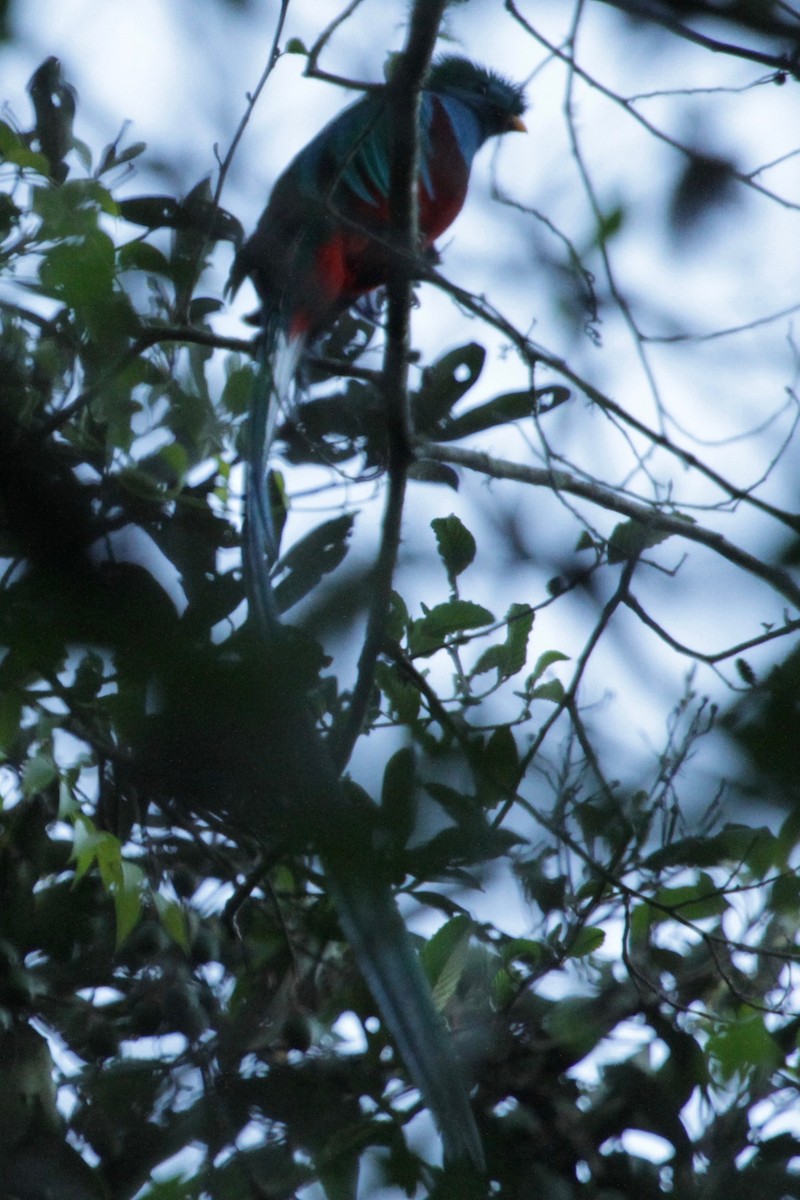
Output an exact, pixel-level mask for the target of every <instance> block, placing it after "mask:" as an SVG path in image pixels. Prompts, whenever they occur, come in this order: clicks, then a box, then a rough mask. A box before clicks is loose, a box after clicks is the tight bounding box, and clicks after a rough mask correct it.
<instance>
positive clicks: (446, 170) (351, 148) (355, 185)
mask: <svg viewBox="0 0 800 1200" xmlns="http://www.w3.org/2000/svg"><path fill="white" fill-rule="evenodd" d="M524 110H525V100H524V96H523V92H522V89H521V88H520V87H518V86H516V85H515V84H513V83H510V82H509V81H507V80H506V79H503V78H502V77H500V76H499V75H496V74H495V73H494V72H492V71H488V70H486V69H485V68H483V67H480V66H477V65H475V64H474V63H472V62H469V61H468V60H466V59H463V58H457V57H446V58H441V59H439V60H438V61H436V62H435V63H434V64H433V66H432V67H431V69H430V72H429V74H428V76H427V79H426V81H425V84H424V88H423V91H422V95H421V103H420V127H419V140H420V159H419V194H418V203H419V230H420V241H421V246H420V251H421V252H424V251H426V250H429V249H430V248H431V247H432V245H433V242H434V240H435V239H436V238H437V237H438V236H439V235H440V234H441V233H442V232H443V231H444V230H445V229H447V228H448V226H449V225H450V224H451V223H452V221H453V220H454V219H455V217H456V216H457V214H458V212H459V211H460V209H461V206H462V205H463V203H464V199H465V196H466V192H467V184H468V182H469V174H470V168H471V166H472V160H473V157H474V155H475V153H476V151H477V150H478V149H479V148H480V147H481V145H482V144H483V143H484V142H485V141H486V140H487V139H488V138H490V137H493V136H495V135H497V134H502V133H506V132H509V131H511V130H520V131H524V129H525V125H524V122H523V120H522V114H523V112H524ZM390 151H391V124H390V106H389V103H388V99H387V92H386V90H385V89H377V90H375V91H372V92H370V93H368V94H367V95H366V96H365V97H364V98H363V99H361V100H359V101H357V103H355V104H353V105H351V107H349V108H347V109H345V110H344V111H343V112H342V113H340V114H339V116H337V117H335V118H334V119H333V121H331V122H330V124H328V125H326V127H325V128H324V129H323V130H322V132H321V133H319V134H318V135H317V136H316V137H315V138H314V139H313V141H311V142H310V143H309V144H308V145H307V146H306V147H305V149H303V150H301V151H300V153H299V154H298V155H297V157H296V158H295V159H294V160H293V161H292V162H291V163H290V165H289V166H288V168H287V169H286V170H285V171H284V173H283V174H282V175H281V177H280V178H279V179H278V181H277V183H276V184H275V186H274V188H273V191H272V195H271V197H270V201H269V204H268V205H267V208H266V210H265V212H264V214H263V216H262V217H261V220H260V221H259V223H258V226H257V228H256V230H255V232H254V233H253V235H252V237H251V238H250V239H249V240H248V241H247V242H246V243H245V245H244V246H243V247H242V249H241V250H240V252H239V254H238V256H237V258H236V261H235V263H234V267H233V271H232V273H231V280H230V287H231V289H232V290H235V289H236V288H237V287H238V286H239V284H240V283H241V282H242V280H243V279H244V278H245V277H246V276H248V275H249V276H250V278H251V279H252V281H253V283H254V285H255V287H256V290H257V292H258V295H259V299H260V302H261V312H260V324H261V326H262V343H261V371H260V374H259V377H258V381H257V384H256V389H255V396H254V400H253V408H252V411H251V418H250V427H249V455H248V483H247V509H246V534H245V546H244V564H245V575H246V579H247V588H248V598H249V604H250V610H251V619H252V621H253V623H254V625H255V627H256V629H258V630H260V631H261V634H262V636H263V637H264V639H265V640H266V641H268V640H269V639H270V637H273V638H274V636H275V634H276V631H277V629H278V624H277V623H278V616H277V611H276V609H275V606H274V600H273V597H272V591H271V587H270V582H269V566H270V565H271V564H273V563H274V561H275V558H276V556H277V546H276V544H275V537H274V533H273V529H272V521H271V515H270V511H269V501H268V497H267V488H266V470H267V458H268V455H269V450H270V443H271V441H272V437H273V431H274V426H275V421H276V418H277V413H278V410H279V407H280V404H281V403H282V402H283V401H284V400H285V398H286V394H287V392H288V390H289V388H290V385H291V381H292V377H293V375H294V372H295V370H296V367H297V365H298V362H299V359H300V357H301V355H302V353H303V350H304V348H305V347H306V346H307V345H308V344H309V341H311V340H313V338H314V337H315V336H316V335H317V334H319V333H320V332H321V331H322V330H324V329H326V328H327V327H328V326H329V325H331V324H332V323H333V321H334V320H335V319H336V317H337V316H338V315H339V314H341V313H342V312H343V311H344V310H345V309H347V308H349V307H350V306H351V305H352V304H353V303H354V302H355V301H356V300H357V299H358V298H359V297H360V296H363V295H364V294H365V293H367V292H370V291H372V290H373V289H375V288H377V287H379V286H381V285H382V284H384V283H386V281H387V279H388V276H389V272H390V270H391V252H390V251H389V250H388V249H387V246H386V242H387V241H388V240H389V237H388V236H387V235H390V233H391V229H390V225H389V201H388V195H389V185H390V165H389V164H390ZM382 243H383V244H382ZM326 757H327V756H326ZM331 766H332V764H327V766H326V767H325V768H323V769H321V770H320V772H319V773H318V776H319V788H320V791H327V795H320V797H319V799H318V801H317V800H314V799H312V800H311V801H310V803H311V804H312V805H313V807H314V809H315V812H314V813H313V814H308V815H311V816H312V818H313V819H316V818H320V819H322V820H325V819H327V820H328V821H330V822H337V821H339V820H340V818H341V821H342V823H343V824H344V825H349V826H350V827H351V829H352V831H353V835H354V837H355V838H356V839H357V840H362V841H363V840H364V838H362V837H360V835H359V833H358V831H357V830H356V822H357V817H349V816H348V815H347V814H346V812H344V810H343V807H342V801H343V800H344V796H343V792H342V789H341V788H339V786H338V781H337V780H336V778H335V772H332V770H331V769H330V768H331ZM315 777H317V776H315ZM332 790H334V791H335V792H336V795H331V791H332ZM308 791H309V789H308V788H307V787H301V788H300V792H301V793H305V795H304V796H300V797H298V798H299V800H300V804H301V806H302V804H303V803H305V804H306V805H308V804H309V794H308ZM326 805H327V808H326ZM337 814H338V816H337ZM305 815H306V814H298V819H299V820H301V821H302V819H303V817H304V816H305ZM313 819H312V824H313ZM346 840H347V838H346V837H345V836H344V834H343V833H342V832H341V831H340V836H334V837H333V838H332V840H331V841H330V842H328V841H327V840H325V844H317V845H315V846H314V849H315V850H316V851H317V852H318V853H319V855H320V858H321V861H322V864H323V867H324V868H325V872H326V876H327V880H328V886H329V890H330V893H331V896H332V898H333V900H334V902H335V904H336V907H337V910H338V912H339V917H340V921H341V925H342V928H343V930H344V933H345V935H346V936H347V938H348V940H349V942H350V943H351V945H352V947H353V950H354V953H355V956H356V960H357V962H358V965H359V967H360V969H361V972H362V974H363V975H364V978H365V979H366V981H367V983H368V985H369V987H370V990H371V991H372V993H373V995H374V997H375V1000H376V1001H377V1003H378V1006H379V1008H380V1011H381V1013H382V1016H383V1018H384V1020H385V1022H386V1025H387V1027H388V1028H389V1030H390V1031H391V1034H392V1036H393V1037H394V1040H395V1042H396V1044H397V1047H398V1049H399V1051H400V1053H401V1055H402V1057H403V1059H404V1061H405V1064H406V1066H407V1068H408V1070H409V1073H410V1075H411V1078H412V1080H413V1082H414V1083H415V1084H416V1085H417V1087H418V1088H419V1089H420V1091H421V1093H422V1095H423V1098H424V1100H425V1102H426V1103H427V1104H428V1106H429V1107H430V1109H431V1110H432V1112H433V1114H434V1116H435V1117H436V1119H437V1122H438V1124H439V1127H440V1129H441V1133H442V1139H443V1143H444V1150H445V1157H446V1158H447V1159H448V1160H455V1159H459V1158H465V1157H466V1158H468V1159H470V1160H471V1161H472V1162H473V1163H474V1164H475V1165H476V1166H477V1167H478V1168H482V1167H483V1152H482V1147H481V1141H480V1137H479V1135H478V1131H477V1128H476V1126H475V1122H474V1118H473V1115H472V1111H471V1109H470V1107H469V1102H468V1100H467V1095H466V1091H465V1088H464V1084H463V1081H462V1079H461V1076H460V1073H459V1068H458V1064H457V1061H456V1059H455V1056H454V1054H453V1050H452V1047H451V1046H450V1044H449V1042H448V1039H447V1034H446V1031H445V1028H444V1026H443V1024H442V1022H441V1018H440V1017H439V1015H438V1013H437V1012H436V1010H435V1007H434V1003H433V1000H432V997H431V993H430V989H429V987H428V984H427V981H426V979H425V977H424V974H423V972H422V969H421V967H420V964H419V961H418V959H417V956H416V954H415V952H414V949H413V946H412V945H411V942H410V939H409V937H408V934H407V932H406V929H405V926H404V924H403V922H402V920H401V918H400V916H399V913H398V911H397V907H396V905H395V902H394V898H393V896H392V894H391V890H390V887H389V884H388V882H387V881H386V880H385V879H384V877H383V875H382V874H381V872H380V870H374V869H372V868H371V867H370V865H369V864H367V863H365V869H364V870H363V872H362V871H361V870H358V869H357V870H356V871H353V870H352V867H350V868H348V865H347V863H348V858H347V855H346V854H345V853H340V852H339V850H338V849H337V846H341V844H342V842H343V841H346ZM365 856H366V857H367V858H369V848H368V847H367V848H366V850H365ZM373 857H374V856H373ZM352 861H353V859H352V857H351V858H350V859H349V862H350V863H351V864H352Z"/></svg>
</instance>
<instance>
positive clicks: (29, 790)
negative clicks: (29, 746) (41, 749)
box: [22, 753, 58, 796]
mask: <svg viewBox="0 0 800 1200" xmlns="http://www.w3.org/2000/svg"><path fill="white" fill-rule="evenodd" d="M57 778H58V771H57V769H56V765H55V763H54V762H53V757H52V755H50V754H45V753H40V754H37V755H36V756H35V757H34V758H29V759H28V761H27V762H26V763H25V766H24V767H23V769H22V791H23V793H24V794H25V795H26V796H35V795H36V794H37V793H38V792H44V791H46V790H47V788H48V787H49V786H50V784H51V783H53V781H54V780H55V779H57Z"/></svg>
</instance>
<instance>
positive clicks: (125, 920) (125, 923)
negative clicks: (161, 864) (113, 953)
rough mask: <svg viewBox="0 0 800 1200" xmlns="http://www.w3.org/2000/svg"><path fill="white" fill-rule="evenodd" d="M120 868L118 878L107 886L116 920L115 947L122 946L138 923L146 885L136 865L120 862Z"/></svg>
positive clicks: (145, 878) (140, 869)
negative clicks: (112, 901)
mask: <svg viewBox="0 0 800 1200" xmlns="http://www.w3.org/2000/svg"><path fill="white" fill-rule="evenodd" d="M120 866H121V871H120V875H119V878H118V879H115V880H114V881H113V882H111V883H110V884H109V891H110V892H111V895H112V898H113V900H114V914H115V916H116V919H117V946H121V945H122V943H123V942H124V941H125V939H126V937H127V936H128V934H130V933H131V932H132V931H133V930H134V929H135V928H136V926H137V924H138V923H139V917H140V916H141V912H142V894H143V891H144V889H145V886H146V883H147V877H146V875H145V873H144V871H143V870H142V868H141V867H139V866H137V865H136V863H130V862H125V861H121V863H120Z"/></svg>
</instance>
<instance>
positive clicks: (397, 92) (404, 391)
mask: <svg viewBox="0 0 800 1200" xmlns="http://www.w3.org/2000/svg"><path fill="white" fill-rule="evenodd" d="M446 4H447V0H418V2H417V3H416V4H415V5H414V10H413V13H412V17H411V27H410V29H409V34H408V39H407V42H406V47H405V50H404V52H403V55H402V57H401V58H400V59H399V61H398V62H397V64H396V67H395V71H394V74H393V77H392V80H391V82H390V84H389V87H388V89H387V90H388V103H389V106H390V111H391V128H392V151H391V176H390V188H389V212H390V215H391V227H392V244H393V246H396V247H397V250H398V253H397V254H393V255H392V266H391V271H390V274H389V280H388V283H387V289H386V290H387V296H388V316H387V323H386V353H385V356H384V364H383V394H384V403H385V411H386V427H387V441H388V489H387V493H386V505H385V508H384V514H383V526H382V532H381V544H380V549H379V552H378V558H377V562H376V564H375V572H374V577H373V592H372V603H371V606H370V612H369V617H368V620H367V630H366V634H365V637H364V645H363V646H362V649H361V655H360V657H359V660H358V673H357V676H356V683H355V687H354V688H353V695H352V700H351V702H350V708H349V710H348V712H347V716H346V718H345V721H344V724H343V725H342V726H341V728H340V729H339V730H338V731H336V732H335V734H334V736H333V741H332V750H331V754H332V756H333V759H334V762H335V764H336V766H337V768H338V769H339V770H343V769H344V767H345V765H346V763H347V761H348V759H349V758H350V755H351V753H352V751H353V746H354V745H355V742H356V739H357V737H358V735H359V733H360V731H361V727H362V724H363V721H364V716H365V714H366V711H367V707H368V705H369V698H370V695H371V693H372V688H373V686H374V682H375V667H376V664H377V661H378V655H379V654H380V651H381V646H382V645H383V642H384V635H385V631H386V619H387V616H388V612H389V605H390V603H391V598H392V580H393V577H394V569H395V564H396V562H397V554H398V550H399V547H400V532H401V525H402V519H403V503H404V500H405V491H406V482H407V479H408V468H409V466H410V464H411V461H412V451H411V438H410V416H409V401H408V364H409V350H410V316H409V314H410V311H411V299H412V294H411V289H412V282H413V279H414V277H415V272H414V269H413V268H414V265H415V263H416V258H417V248H418V245H419V215H418V211H417V179H418V175H419V105H420V93H421V91H422V84H423V81H424V79H425V75H426V73H427V70H428V66H429V64H430V61H431V56H432V54H433V50H434V47H435V45H436V37H437V34H438V31H439V24H440V22H441V19H442V15H443V13H444V9H445V7H446Z"/></svg>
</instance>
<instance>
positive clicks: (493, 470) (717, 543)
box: [420, 442, 800, 609]
mask: <svg viewBox="0 0 800 1200" xmlns="http://www.w3.org/2000/svg"><path fill="white" fill-rule="evenodd" d="M420 452H421V453H422V454H424V456H425V457H426V458H432V459H435V460H437V461H438V462H445V463H452V464H453V465H454V466H461V467H468V468H469V469H470V470H472V471H478V472H480V473H481V474H482V475H488V476H490V477H491V478H493V479H511V480H514V481H515V482H517V483H527V484H529V485H530V486H532V487H546V488H550V489H552V490H554V491H556V492H568V493H569V494H570V495H573V496H580V497H581V498H582V499H584V500H588V501H590V502H591V503H592V504H597V505H599V506H600V507H601V508H606V509H609V510H610V511H611V512H617V513H621V514H622V515H623V516H625V517H628V518H629V519H630V520H633V521H638V522H639V523H640V524H641V525H643V526H644V527H645V529H652V530H658V531H659V532H660V533H668V534H674V535H675V536H677V537H681V538H686V539H687V540H688V541H692V542H698V543H699V544H700V545H702V546H707V547H708V548H709V549H710V550H713V551H714V552H715V553H716V554H719V555H720V556H721V557H722V558H726V559H727V560H728V562H731V563H733V564H734V565H735V566H737V567H741V569H742V570H743V571H748V572H749V573H750V574H751V575H755V576H756V578H758V579H763V580H764V582H765V583H768V584H769V586H770V587H772V588H774V589H775V591H776V592H780V594H781V595H782V596H784V597H785V598H786V599H787V600H788V601H790V603H791V604H793V605H794V606H795V608H798V609H800V587H798V585H797V584H796V583H795V581H794V580H793V579H792V577H791V576H790V575H789V574H788V573H787V572H786V571H783V570H781V569H780V568H779V567H772V566H770V565H769V563H765V562H763V560H762V559H760V558H756V557H755V556H754V555H752V554H749V553H748V552H747V551H746V550H742V549H741V548H740V547H739V546H736V545H734V544H733V543H732V542H729V541H728V540H727V538H725V537H723V535H722V534H721V533H717V532H716V531H715V530H713V529H707V528H706V527H705V526H704V525H699V524H696V523H695V522H692V521H687V520H686V519H685V518H683V517H680V516H674V515H673V514H671V513H668V512H664V511H663V510H661V509H658V508H655V507H651V506H649V505H647V504H642V503H640V502H639V501H637V500H631V499H630V498H629V497H628V496H623V495H620V494H619V493H617V492H613V491H611V490H610V489H609V488H606V487H603V486H602V484H599V483H591V482H588V481H586V480H583V479H577V478H576V477H575V476H574V475H570V474H569V473H568V472H566V471H554V470H547V469H545V468H542V467H529V466H524V465H523V464H521V463H515V462H510V461H508V460H507V459H501V458H495V457H493V456H492V455H491V454H484V453H481V452H480V451H477V450H464V449H462V448H461V447H459V446H445V445H441V444H440V443H433V442H421V443H420Z"/></svg>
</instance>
